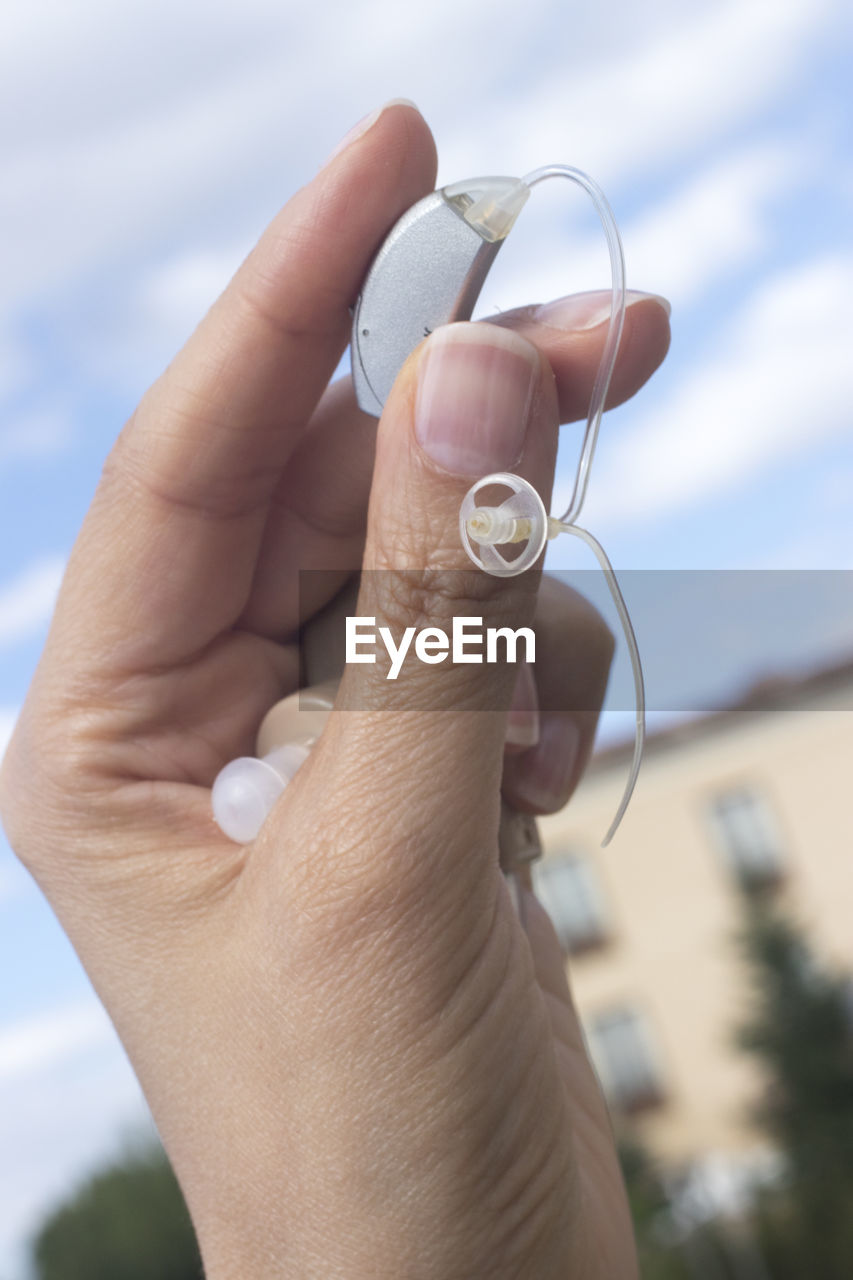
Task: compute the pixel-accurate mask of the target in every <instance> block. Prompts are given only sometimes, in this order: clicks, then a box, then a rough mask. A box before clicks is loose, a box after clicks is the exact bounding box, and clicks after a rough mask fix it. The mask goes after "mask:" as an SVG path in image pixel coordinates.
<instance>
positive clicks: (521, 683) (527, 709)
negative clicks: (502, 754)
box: [505, 662, 539, 749]
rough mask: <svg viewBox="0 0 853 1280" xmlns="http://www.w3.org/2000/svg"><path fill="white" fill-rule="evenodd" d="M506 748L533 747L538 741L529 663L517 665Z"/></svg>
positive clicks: (508, 719)
mask: <svg viewBox="0 0 853 1280" xmlns="http://www.w3.org/2000/svg"><path fill="white" fill-rule="evenodd" d="M505 741H506V743H507V746H510V747H520V748H522V749H524V748H526V747H535V746H536V743H537V742H538V741H539V705H538V698H537V695H536V680H535V679H534V676H533V668H532V667H531V666H530V663H529V662H522V663H520V664H519V668H518V674H517V675H516V677H515V689H514V691H513V695H512V705H511V707H510V709H509V715H508V716H507V722H506V739H505Z"/></svg>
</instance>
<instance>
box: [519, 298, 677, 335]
mask: <svg viewBox="0 0 853 1280" xmlns="http://www.w3.org/2000/svg"><path fill="white" fill-rule="evenodd" d="M649 301H651V302H656V303H657V304H658V306H659V307H662V308H663V309H664V311H665V312H666V315H667V319H668V318H669V316H670V315H671V314H672V305H671V304H670V302H669V301H668V299H666V298H663V297H661V295H660V294H659V293H640V291H639V290H638V289H628V290H627V291H626V293H625V308H626V310H627V308H628V307H633V306H635V305H636V303H638V302H649ZM612 303H613V295H612V293H611V292H610V290H609V289H597V290H596V291H595V292H594V293H573V294H570V295H569V297H567V298H557V300H556V301H555V302H546V303H544V304H543V305H542V306H541V307H537V308H536V310H535V311H534V312H533V319H534V320H537V321H538V322H539V323H540V324H549V325H551V327H552V328H553V329H575V330H584V329H595V328H597V326H598V325H600V324H604V322H605V321H606V320H609V319H610V311H611V307H612Z"/></svg>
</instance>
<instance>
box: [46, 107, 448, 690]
mask: <svg viewBox="0 0 853 1280" xmlns="http://www.w3.org/2000/svg"><path fill="white" fill-rule="evenodd" d="M434 176H435V149H434V145H433V142H432V137H431V135H430V133H429V130H428V129H427V126H426V124H425V122H424V121H423V119H422V117H421V116H420V114H419V113H418V111H417V109H416V108H414V107H413V106H412V105H411V104H406V103H391V104H389V105H388V107H387V108H385V109H382V110H381V111H380V112H378V113H376V114H375V116H374V117H371V118H370V119H368V121H367V122H366V123H365V125H364V126H363V127H362V131H361V132H360V133H358V135H357V136H356V137H353V138H352V139H350V140H348V142H347V144H346V145H344V146H343V148H342V149H341V150H340V151H339V152H338V153H336V154H335V155H334V157H333V158H332V160H331V162H330V163H329V164H327V165H326V167H325V168H324V169H323V170H321V172H320V173H319V174H318V175H317V177H316V178H315V179H314V180H313V181H312V182H311V183H309V184H308V186H307V187H305V188H303V189H302V190H301V191H300V192H299V193H298V194H297V195H296V196H295V197H294V198H293V199H292V200H291V201H290V202H289V204H287V205H286V206H285V208H284V209H283V210H282V211H281V213H280V214H279V215H278V216H277V217H276V218H275V219H274V221H273V222H272V224H271V225H270V227H269V228H268V229H267V231H266V232H265V233H264V235H263V237H262V238H261V240H260V242H259V244H258V245H257V247H256V248H255V249H254V250H253V252H252V253H251V254H250V256H249V257H248V259H247V260H246V262H245V263H244V264H243V266H242V267H241V268H240V270H239V271H238V273H237V274H236V276H235V277H234V279H233V280H232V281H231V283H230V285H229V286H228V288H227V289H226V290H225V292H224V293H223V295H222V296H221V298H220V299H219V300H218V302H217V303H216V304H215V305H214V306H213V308H212V309H211V311H210V312H209V314H208V315H207V317H206V318H205V319H204V321H203V322H202V324H201V325H200V326H199V328H198V329H197V330H196V332H195V333H194V334H193V336H192V337H191V338H190V340H189V342H188V343H187V344H186V346H185V347H184V349H183V350H182V351H181V353H180V354H179V355H178V357H177V358H176V360H175V361H174V362H173V363H172V364H171V365H170V367H169V368H168V369H167V370H166V372H165V373H164V374H163V376H162V377H161V378H160V379H159V380H158V382H157V383H155V385H154V386H153V387H152V388H151V390H150V391H149V392H148V393H147V395H146V396H145V397H144V398H143V400H142V402H141V404H140V406H139V408H138V409H137V410H136V412H135V414H134V415H133V417H132V418H131V420H130V422H129V423H128V425H127V426H126V427H125V429H124V431H123V432H122V434H121V436H120V438H119V440H118V442H117V444H116V446H115V447H114V449H113V451H112V453H111V455H110V457H109V459H108V461H107V464H106V466H105V468H104V474H103V476H102V479H101V483H100V485H99V488H98V491H97V493H96V496H95V500H94V502H93V504H92V508H91V510H90V512H89V515H88V517H87V519H86V522H85V524H84V526H83V529H82V531H81V534H80V537H79V538H78V541H77V545H76V546H75V549H74V551H73V553H72V557H71V560H70V562H69V568H68V572H67V575H66V581H65V584H64V586H63V591H62V595H61V597H60V604H59V608H58V610H57V624H58V625H60V626H61V624H62V618H63V616H66V615H65V614H64V611H65V610H66V609H67V607H68V604H69V602H70V601H71V602H73V601H75V600H76V601H77V602H78V608H79V602H80V601H81V600H82V601H85V611H86V615H87V618H88V620H89V633H90V635H91V636H96V637H97V643H96V644H95V645H92V646H90V647H89V649H88V657H87V661H89V660H91V659H94V662H95V663H97V665H98V667H99V668H100V669H101V670H120V671H122V672H128V671H138V670H146V669H149V668H151V667H161V666H163V665H170V664H173V663H176V662H181V661H185V660H187V659H188V658H189V657H191V656H193V655H194V654H196V653H198V652H200V651H201V650H202V649H204V648H205V647H206V646H207V645H208V644H210V643H211V641H212V640H214V639H215V637H216V636H217V635H219V634H220V633H221V632H223V631H225V630H227V629H228V628H229V627H230V626H232V625H233V623H234V622H235V621H236V620H237V618H238V617H239V615H240V613H241V611H242V609H243V607H244V605H245V602H246V600H247V598H248V596H249V592H250V589H251V585H252V579H253V575H254V571H255V562H256V559H257V555H258V550H259V547H260V544H261V540H262V537H263V532H264V526H265V522H266V516H267V509H268V504H269V501H270V498H271V495H272V493H273V491H274V490H275V487H276V484H277V483H278V480H279V477H280V475H281V472H282V469H283V467H284V465H285V463H286V461H287V459H288V458H289V456H290V454H291V453H292V451H293V449H294V448H295V446H296V444H297V442H298V440H299V439H300V437H301V434H302V432H303V430H304V428H305V425H306V423H307V421H308V419H309V417H310V415H311V413H312V411H313V409H314V406H315V405H316V403H317V401H318V400H319V397H320V395H321V393H322V391H323V389H324V387H325V386H326V384H327V382H328V380H329V378H330V376H331V375H332V373H333V372H334V369H335V366H336V364H337V362H338V360H339V359H340V356H341V354H342V352H343V350H344V348H345V346H346V343H347V340H348V333H349V313H348V308H349V305H350V304H351V302H352V301H353V299H354V297H355V294H356V292H357V289H358V285H359V283H360V281H361V279H362V277H363V275H364V273H365V270H366V268H367V265H368V263H369V261H370V258H371V256H372V254H373V253H374V252H375V250H376V248H377V246H378V244H379V243H380V242H381V240H382V238H383V236H384V234H385V233H386V232H387V230H388V228H389V227H390V226H391V225H392V224H393V222H394V221H395V220H396V219H397V218H398V217H399V215H400V214H401V213H402V212H403V211H404V210H405V209H406V208H408V207H409V206H410V205H411V204H412V203H413V202H414V201H415V200H417V199H418V198H419V197H420V196H421V195H423V194H424V193H425V192H426V191H429V190H430V189H431V188H432V185H433V183H434Z"/></svg>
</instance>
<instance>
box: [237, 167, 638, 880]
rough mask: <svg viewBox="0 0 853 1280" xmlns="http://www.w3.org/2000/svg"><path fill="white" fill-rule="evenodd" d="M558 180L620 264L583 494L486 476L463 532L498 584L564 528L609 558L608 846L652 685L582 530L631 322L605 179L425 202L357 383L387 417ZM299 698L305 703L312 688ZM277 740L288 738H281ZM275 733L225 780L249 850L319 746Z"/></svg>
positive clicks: (382, 291)
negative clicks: (616, 726) (555, 492)
mask: <svg viewBox="0 0 853 1280" xmlns="http://www.w3.org/2000/svg"><path fill="white" fill-rule="evenodd" d="M557 177H559V178H566V179H568V180H569V181H570V182H572V183H574V184H575V185H577V186H579V187H581V188H582V189H583V190H584V191H586V193H587V194H588V195H589V196H590V198H591V199H592V202H593V204H594V206H595V209H596V212H597V214H598V216H599V219H600V221H601V225H602V228H603V230H604V233H605V236H606V239H607V247H608V252H609V256H610V267H611V312H610V320H609V324H608V329H607V334H606V337H605V342H604V348H603V351H602V356H601V361H600V364H599V367H598V371H597V374H596V377H595V381H594V384H593V389H592V396H591V399H590V406H589V413H588V416H587V422H586V428H585V430H584V436H583V441H582V444H581V450H580V455H579V458H578V463H577V468H576V472H575V480H574V487H573V490H572V496H571V499H570V502H569V505H568V507H567V508H566V510H565V511H564V512H563V513H562V515H560V516H559V517H555V516H551V515H549V514H548V512H547V511H546V508H545V504H544V502H543V501H542V498H541V497H540V495H539V494H538V493H537V492H536V489H535V488H534V487H533V485H531V484H530V483H529V481H527V480H525V479H524V478H523V477H521V476H516V475H513V474H512V473H510V472H500V473H495V474H492V475H488V476H484V477H482V479H480V480H478V481H477V482H476V483H475V484H474V485H472V486H471V488H470V489H469V491H468V493H467V494H466V495H465V497H464V498H463V501H462V504H461V508H460V514H459V533H460V539H461V542H462V546H463V547H464V549H465V552H466V554H467V555H468V558H469V559H470V560H471V561H472V562H473V563H474V565H476V566H477V568H479V569H481V570H483V571H484V572H485V573H488V574H490V575H492V576H495V577H514V576H516V575H518V574H520V573H523V572H525V571H526V570H527V569H529V568H531V567H532V566H533V565H534V564H536V563H537V561H538V560H539V559H540V557H541V555H542V552H543V550H544V548H545V545H546V543H547V541H548V540H549V539H551V538H554V537H556V536H557V535H558V534H560V533H567V534H570V535H571V536H573V537H576V538H578V539H580V540H581V541H582V542H584V543H585V545H586V546H588V547H589V548H590V550H591V551H592V553H593V554H594V556H595V557H596V559H597V560H598V563H599V565H600V567H601V569H602V572H603V574H604V578H605V581H606V583H607V587H608V589H609V591H610V595H611V598H612V600H613V604H614V607H615V609H616V612H617V614H618V616H619V620H620V623H621V625H622V631H623V634H624V637H625V641H626V645H627V649H628V654H629V657H630V661H631V668H632V673H633V679H634V694H635V708H636V727H635V736H634V754H633V759H632V762H631V768H630V773H629V777H628V780H627V783H626V786H625V789H624V792H623V795H622V798H621V801H620V803H619V806H618V809H617V811H616V815H615V817H614V819H613V821H612V823H611V825H610V828H609V830H608V832H607V834H606V835H605V837H604V840H603V841H602V844H604V845H606V844H608V843H609V842H610V840H611V839H612V837H613V835H614V833H615V831H616V829H617V827H618V826H619V823H620V822H621V820H622V817H623V815H624V813H625V811H626V809H627V807H628V803H629V801H630V799H631V796H632V794H633V791H634V787H635V784H636V781H637V775H638V773H639V769H640V763H641V760H642V754H643V745H644V741H645V689H644V681H643V671H642V664H641V661H640V653H639V648H638V645H637V640H636V636H635V634H634V629H633V626H632V624H631V619H630V616H629V613H628V609H627V606H626V604H625V601H624V598H623V596H622V591H621V589H620V587H619V583H618V581H617V579H616V574H615V572H614V570H613V567H612V565H611V564H610V561H609V560H608V558H607V554H606V553H605V551H604V548H603V547H602V546H601V544H600V543H599V542H598V540H597V539H596V538H595V537H594V536H593V535H592V534H591V533H590V532H589V531H588V530H587V529H584V528H581V527H580V526H579V525H578V523H577V520H578V517H579V516H580V514H581V510H582V507H583V503H584V499H585V497H586V493H587V487H588V484H589V477H590V468H591V465H592V460H593V456H594V453H595V447H596V443H597V439H598V431H599V427H600V425H601V416H602V413H603V411H604V405H605V401H606V398H607V392H608V390H609V387H610V382H611V378H612V375H613V370H614V367H615V364H616V358H617V355H618V351H619V343H620V339H621V336H622V329H623V325H624V319H625V263H624V255H623V252H622V243H621V240H620V237H619V231H618V228H617V226H616V221H615V219H614V217H613V212H612V210H611V208H610V205H609V204H608V202H607V199H606V197H605V196H604V193H603V192H602V191H601V189H600V187H599V186H598V185H597V183H595V182H594V181H593V180H592V179H591V178H590V177H588V175H587V174H585V173H583V172H582V171H581V170H579V169H575V168H572V167H570V166H568V165H547V166H545V167H543V168H541V169H536V170H534V171H533V172H532V173H529V174H527V175H526V177H524V178H509V177H486V178H472V179H469V180H468V181H465V182H458V183H454V184H452V185H450V186H446V187H442V188H440V189H439V190H437V191H433V192H432V193H431V194H430V195H428V196H425V197H424V198H423V199H422V200H419V201H418V202H417V203H416V204H414V205H413V206H412V207H411V208H410V209H408V210H407V211H406V212H405V213H404V214H403V215H402V217H401V218H400V219H399V220H398V222H397V223H396V224H395V225H394V226H393V227H392V228H391V230H390V232H389V233H388V235H387V237H386V239H385V241H384V243H383V244H382V246H381V248H380V249H379V251H378V253H377V254H376V257H375V258H374V260H373V263H372V265H371V267H370V269H369V271H368V273H367V276H366V277H365V280H364V282H363V284H362V288H361V292H360V294H359V297H358V300H357V301H356V303H355V305H354V307H353V308H352V337H351V356H352V379H353V386H354V389H355V394H356V399H357V402H358V405H359V407H360V408H361V409H362V410H363V411H364V412H365V413H369V414H372V415H374V416H378V415H379V414H380V413H381V412H382V409H383V406H384V404H385V400H386V399H387V397H388V395H389V393H390V391H391V387H392V386H393V384H394V380H395V378H396V376H397V374H398V372H399V370H400V368H401V367H402V365H403V363H404V362H405V360H406V359H407V358H408V356H409V355H410V354H411V352H412V351H413V350H414V349H415V347H417V346H418V344H419V343H420V342H422V341H423V340H424V339H425V338H428V337H429V335H430V333H432V331H433V330H434V329H436V328H438V327H439V326H440V325H445V324H450V323H453V322H454V321H459V320H469V319H470V318H471V315H472V314H473V310H474V307H475V305H476V302H477V298H478V297H479V294H480V291H481V289H482V286H483V284H484V282H485V280H486V277H487V275H488V273H489V270H490V269H491V267H492V265H493V263H494V261H495V258H496V256H497V254H498V252H499V250H500V249H501V247H502V245H503V244H504V241H505V240H506V238H507V236H508V235H509V233H510V231H511V230H512V228H513V226H514V225H515V222H516V219H517V218H518V216H519V214H520V213H521V211H522V209H523V208H524V205H525V204H526V202H527V200H528V199H529V197H530V194H531V191H532V189H533V188H534V187H535V186H536V185H538V184H539V183H541V182H544V181H546V180H548V179H550V178H557ZM496 491H498V492H501V491H503V495H502V496H501V498H500V500H499V501H497V500H495V499H494V497H493V496H492V500H491V501H487V500H486V499H485V496H484V495H486V494H487V493H488V494H491V495H494V493H495V492H496ZM294 696H301V697H303V698H304V697H305V691H303V693H302V695H294ZM330 705H331V703H330V704H329V706H330ZM318 709H319V708H318ZM306 710H307V708H306ZM289 714H290V713H289ZM326 714H328V709H326ZM285 718H286V717H285ZM302 723H303V729H302V730H300V733H304V732H307V728H306V726H308V724H309V721H308V720H305V721H303V722H302ZM272 736H273V737H277V738H279V739H280V738H281V734H280V733H279V734H273V735H272ZM269 738H270V735H269V734H267V735H266V737H264V735H260V736H259V742H258V752H259V754H258V756H257V757H255V758H252V757H245V758H243V759H242V760H240V761H232V762H231V764H229V765H226V766H225V769H224V770H223V771H222V772H221V773H220V775H219V777H218V778H217V780H216V783H215V784H214V788H213V804H214V816H215V817H216V821H217V822H218V823H219V825H220V826H221V827H222V829H223V830H224V831H225V833H226V834H227V835H229V836H230V837H231V838H232V839H237V840H239V841H240V842H241V843H243V842H246V841H247V840H249V839H253V838H254V835H255V834H257V831H258V830H259V829H260V825H261V824H262V822H263V820H264V819H265V817H266V814H267V813H268V812H269V810H270V809H271V808H272V805H273V804H274V803H275V800H276V798H277V797H278V796H279V795H280V794H281V792H282V790H283V789H284V787H285V786H286V785H287V782H288V781H289V780H290V779H291V778H292V777H293V776H294V775H295V773H296V772H297V771H298V769H299V768H300V767H301V765H302V764H303V763H304V761H305V760H306V759H307V756H308V753H309V752H310V747H311V743H312V742H313V741H314V739H313V738H311V737H310V734H309V736H308V737H307V738H305V737H304V736H303V737H299V738H298V739H293V738H289V739H287V740H286V741H285V740H278V741H276V742H275V743H271V742H270V741H269ZM505 808H506V807H505ZM513 812H514V811H509V812H504V813H503V814H502V820H501V821H502V832H503V839H504V844H505V845H506V857H507V859H509V858H510V857H512V859H513V860H514V861H515V862H524V861H526V860H528V858H527V857H526V856H525V855H524V851H525V850H526V851H527V854H528V855H529V857H530V858H532V857H535V856H538V853H537V852H536V851H537V850H539V840H538V834H537V832H536V824H535V821H534V820H533V819H532V818H530V819H528V818H526V816H525V815H517V816H516V817H513V816H512V814H513ZM522 818H524V821H522V820H521V819H522ZM247 832H251V833H253V834H248V835H247V834H246V833H247ZM232 833H234V834H232ZM510 851H514V852H512V853H511V852H510ZM502 858H503V853H502ZM517 890H518V885H517V884H516V892H517ZM516 900H517V902H518V898H517V899H516Z"/></svg>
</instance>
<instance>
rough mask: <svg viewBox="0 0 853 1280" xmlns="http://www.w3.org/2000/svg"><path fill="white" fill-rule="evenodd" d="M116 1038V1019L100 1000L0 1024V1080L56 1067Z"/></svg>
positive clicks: (28, 1075) (3, 1080)
mask: <svg viewBox="0 0 853 1280" xmlns="http://www.w3.org/2000/svg"><path fill="white" fill-rule="evenodd" d="M114 1038H115V1031H114V1030H113V1027H112V1023H111V1022H110V1020H109V1018H108V1017H107V1015H106V1013H105V1012H104V1010H103V1007H102V1006H101V1005H100V1004H99V1003H98V1002H97V1001H96V1000H89V1001H86V1002H85V1003H82V1004H75V1005H71V1006H69V1007H66V1008H61V1009H55V1010H51V1011H50V1012H49V1013H42V1014H37V1015H35V1016H34V1017H29V1018H25V1019H22V1020H21V1021H20V1022H16V1023H12V1024H11V1025H6V1026H3V1025H0V1081H2V1082H3V1083H4V1085H5V1084H6V1083H8V1082H9V1081H10V1080H13V1079H14V1078H15V1077H17V1076H26V1077H28V1078H29V1077H31V1076H32V1075H33V1074H34V1073H35V1072H37V1071H44V1070H48V1069H50V1070H52V1069H53V1068H54V1067H55V1066H56V1065H57V1064H58V1063H59V1062H61V1061H63V1060H64V1059H66V1058H70V1057H73V1056H74V1055H75V1054H78V1053H82V1052H84V1051H86V1050H89V1049H91V1048H93V1047H94V1046H96V1045H99V1044H102V1043H104V1042H107V1041H110V1040H112V1039H114Z"/></svg>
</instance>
